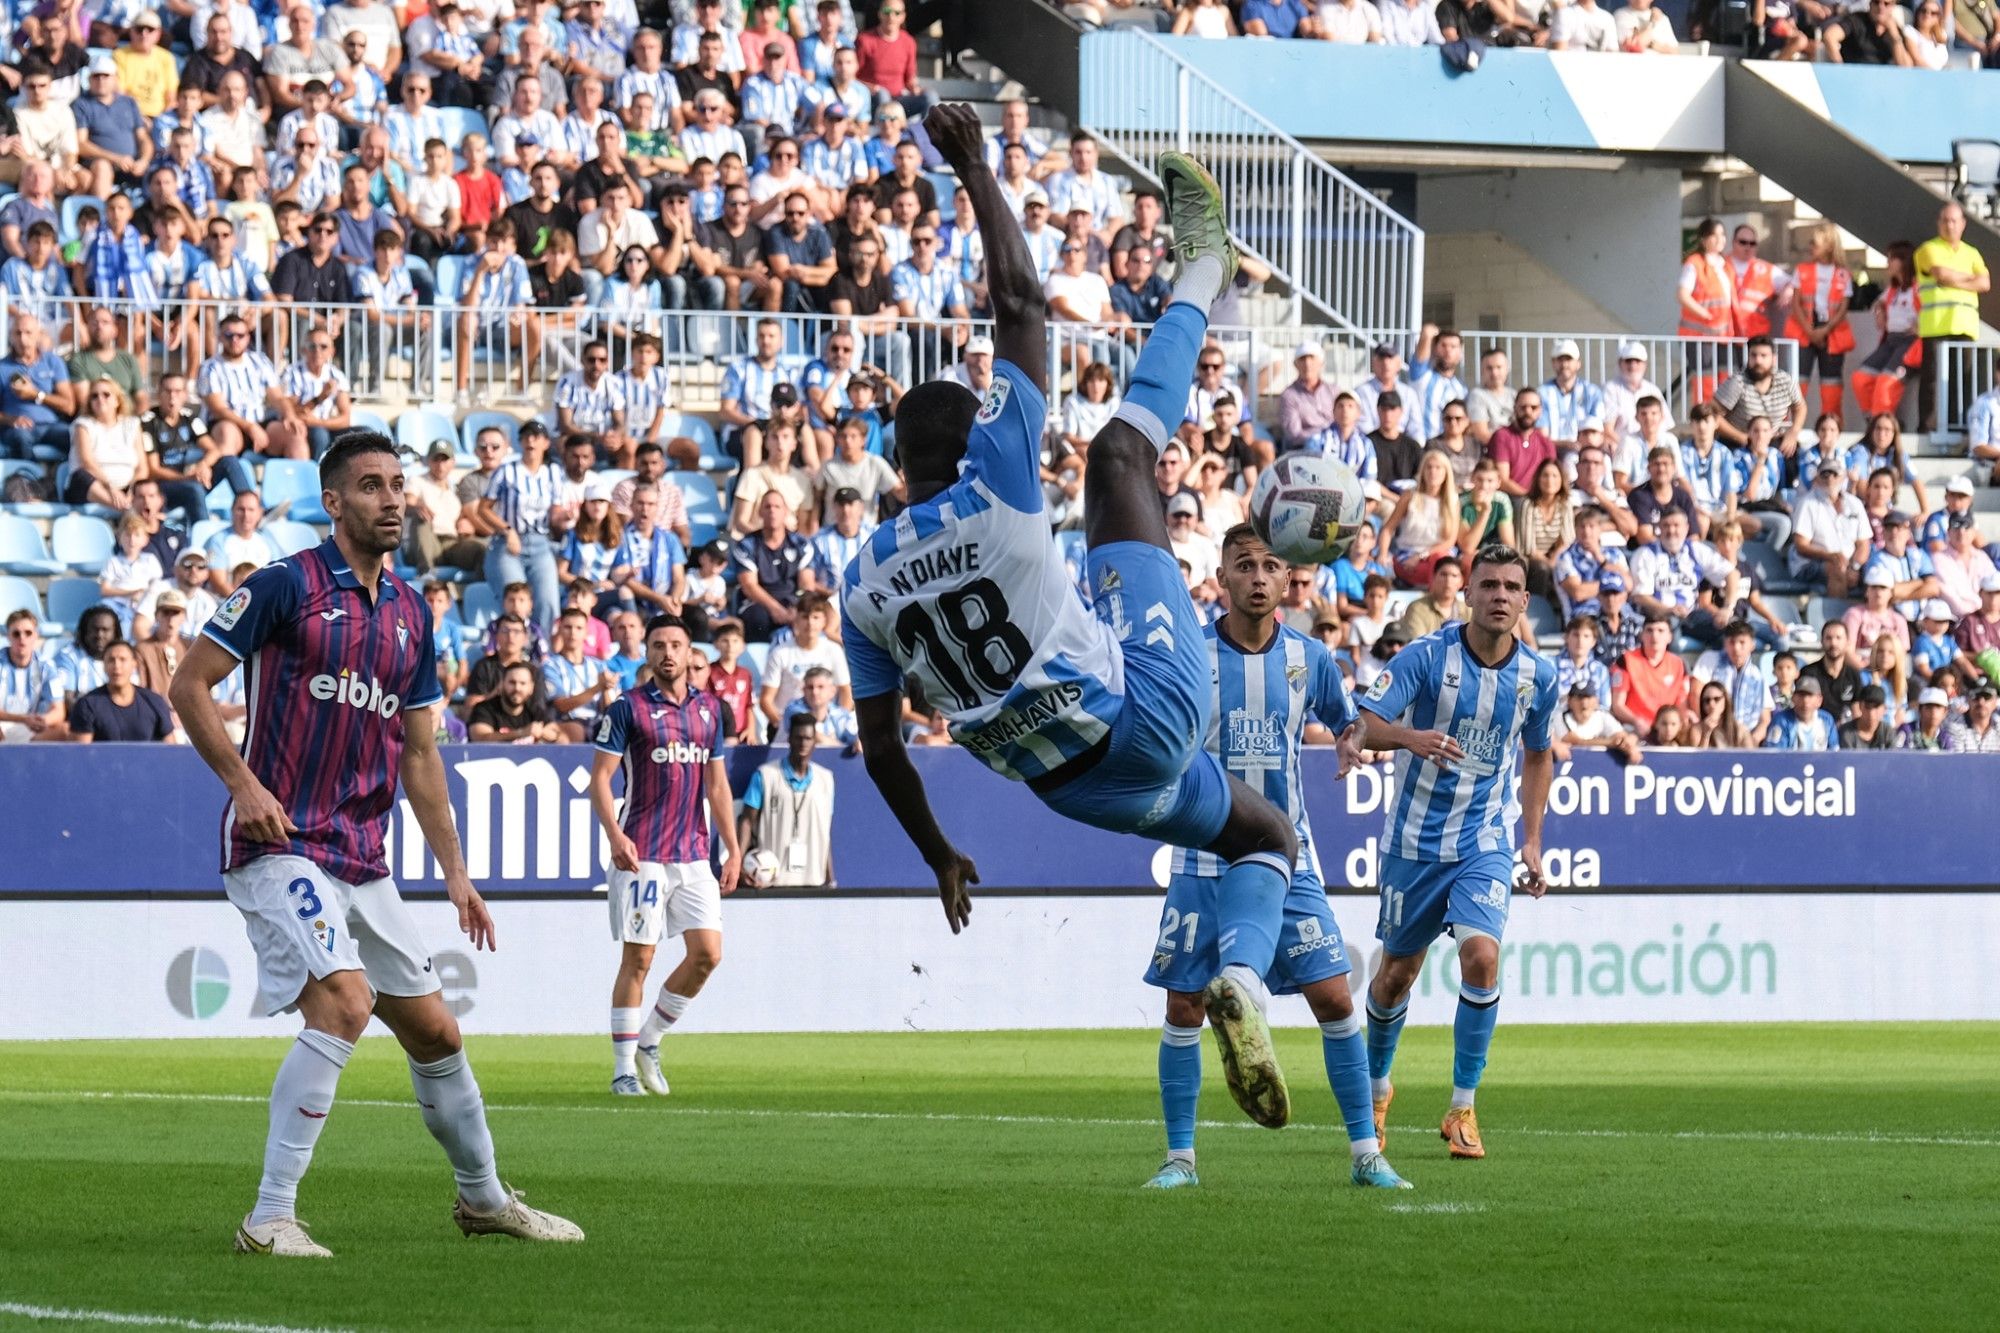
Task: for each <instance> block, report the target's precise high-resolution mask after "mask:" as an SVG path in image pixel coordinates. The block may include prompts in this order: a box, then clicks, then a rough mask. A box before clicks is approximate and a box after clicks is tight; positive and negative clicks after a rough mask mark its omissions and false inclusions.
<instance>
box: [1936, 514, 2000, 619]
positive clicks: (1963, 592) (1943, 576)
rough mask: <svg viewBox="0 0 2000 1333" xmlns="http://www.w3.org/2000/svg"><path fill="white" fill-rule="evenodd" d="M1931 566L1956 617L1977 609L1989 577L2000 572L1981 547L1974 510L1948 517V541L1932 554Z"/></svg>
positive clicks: (1946, 527) (1946, 529)
mask: <svg viewBox="0 0 2000 1333" xmlns="http://www.w3.org/2000/svg"><path fill="white" fill-rule="evenodd" d="M1931 566H1932V568H1933V569H1934V570H1935V571H1936V573H1937V582H1938V589H1937V591H1938V596H1939V597H1942V598H1943V599H1944V603H1945V605H1946V606H1949V607H1950V608H1951V613H1952V614H1953V615H1954V616H1969V615H1971V614H1972V613H1973V612H1974V611H1977V610H1978V609H1979V608H1980V605H1981V602H1982V599H1983V596H1984V594H1983V593H1982V592H1981V591H1980V590H1981V589H1982V588H1984V587H1985V586H1986V580H1988V579H1990V578H1992V577H1993V576H1994V575H1995V574H1996V573H2000V571H1996V570H1995V569H1994V566H1993V558H1992V557H1991V556H1989V555H1987V554H1986V551H1985V549H1984V548H1983V547H1982V546H1981V544H1980V540H1979V529H1978V528H1977V527H1976V526H1975V524H1974V521H1973V516H1972V515H1971V514H1970V513H1964V514H1953V515H1952V516H1951V517H1950V518H1948V519H1946V520H1945V543H1944V546H1943V547H1942V548H1940V549H1939V550H1938V551H1937V552H1936V554H1935V555H1933V556H1932V558H1931Z"/></svg>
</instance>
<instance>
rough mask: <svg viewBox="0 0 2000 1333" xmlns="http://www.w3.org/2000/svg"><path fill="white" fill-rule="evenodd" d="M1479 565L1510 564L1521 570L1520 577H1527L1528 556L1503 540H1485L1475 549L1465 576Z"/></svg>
mask: <svg viewBox="0 0 2000 1333" xmlns="http://www.w3.org/2000/svg"><path fill="white" fill-rule="evenodd" d="M1439 563H1440V564H1442V563H1443V562H1442V561H1440V562H1439ZM1481 565H1502V566H1505V565H1512V566H1514V567H1515V568H1516V569H1518V570H1520V571H1521V577H1522V578H1526V577H1528V557H1527V556H1525V555H1522V554H1521V553H1520V552H1519V551H1517V550H1515V549H1514V548H1513V547H1511V546H1509V545H1507V543H1505V542H1487V543H1486V544H1485V545H1484V546H1482V547H1480V548H1479V549H1478V550H1477V551H1475V552H1474V553H1473V556H1472V563H1471V564H1470V565H1469V566H1467V568H1466V574H1467V576H1468V577H1470V575H1471V573H1472V571H1473V570H1475V569H1478V568H1479V567H1480V566H1481Z"/></svg>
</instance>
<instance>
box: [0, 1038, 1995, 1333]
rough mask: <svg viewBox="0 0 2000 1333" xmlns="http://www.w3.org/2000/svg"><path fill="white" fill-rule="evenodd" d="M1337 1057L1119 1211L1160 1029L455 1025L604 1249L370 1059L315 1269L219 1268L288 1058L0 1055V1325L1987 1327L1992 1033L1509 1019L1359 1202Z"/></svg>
mask: <svg viewBox="0 0 2000 1333" xmlns="http://www.w3.org/2000/svg"><path fill="white" fill-rule="evenodd" d="M1317 1035H1318V1034H1317V1033H1313V1032H1309V1031H1306V1032H1293V1031H1287V1032H1284V1033H1282V1034H1281V1035H1280V1049H1281V1052H1282V1054H1283V1056H1284V1058H1285V1061H1286V1065H1287V1070H1288V1072H1289V1074H1290V1077H1291V1083H1292V1089H1293V1104H1294V1125H1293V1127H1292V1128H1290V1129H1287V1130H1284V1131H1282V1132H1278V1133H1272V1132H1269V1131H1265V1130H1259V1129H1255V1128H1252V1127H1250V1126H1248V1125H1247V1123H1246V1122H1244V1121H1243V1119H1242V1117H1241V1116H1240V1115H1239V1114H1238V1113H1237V1111H1236V1110H1235V1108H1234V1106H1233V1104H1232V1103H1231V1102H1230V1101H1229V1099H1228V1095H1227V1093H1226V1091H1225V1089H1224V1088H1223V1086H1222V1082H1221V1076H1220V1072H1219V1070H1220V1061H1219V1059H1218V1058H1217V1057H1216V1055H1215V1050H1214V1046H1213V1044H1212V1042H1211V1043H1209V1044H1208V1045H1207V1046H1206V1047H1205V1050H1204V1064H1205V1067H1206V1068H1205V1073H1206V1080H1205V1083H1204V1086H1203V1093H1202V1104H1201V1113H1202V1117H1203V1124H1202V1129H1201V1132H1200V1137H1199V1139H1198V1142H1197V1147H1198V1151H1199V1154H1200V1160H1199V1166H1200V1171H1201V1178H1202V1184H1201V1186H1200V1187H1199V1188H1197V1189H1190V1190H1180V1191H1174V1192H1171V1193H1160V1192H1155V1191H1141V1190H1140V1189H1139V1188H1138V1186H1139V1185H1140V1183H1141V1182H1142V1181H1144V1180H1145V1179H1146V1178H1147V1176H1148V1175H1149V1174H1151V1172H1152V1170H1153V1168H1154V1167H1155V1166H1156V1165H1157V1163H1158V1161H1159V1158H1160V1156H1161V1154H1162V1150H1161V1145H1162V1141H1163V1140H1162V1135H1161V1131H1160V1128H1159V1126H1158V1123H1157V1119H1158V1108H1157V1093H1156V1090H1155V1087H1154V1081H1153V1066H1154V1053H1155V1049H1156V1040H1157V1034H1156V1033H1148V1032H1138V1031H1133V1032H1068V1033H984V1034H972V1035H965V1034H919V1033H903V1034H893V1035H843V1036H757V1037H727V1036H700V1035H683V1036H676V1037H670V1038H669V1039H668V1040H667V1043H666V1045H665V1046H664V1047H663V1055H664V1057H665V1061H666V1064H667V1068H668V1074H669V1077H670V1078H671V1079H672V1081H673V1085H674V1095H673V1096H672V1097H671V1098H669V1099H665V1100H661V1099H648V1100H645V1101H632V1100H618V1101H614V1100H613V1099H611V1098H610V1097H608V1096H607V1095H606V1094H605V1086H606V1083H607V1079H608V1073H609V1068H608V1066H609V1052H608V1042H606V1041H602V1040H588V1039H582V1038H493V1037H488V1038H475V1039H474V1040H473V1041H472V1042H471V1044H470V1047H469V1049H470V1052H471V1055H472V1059H473V1065H474V1068H475V1070H476V1071H477V1073H478V1075H479V1077H480V1080H481V1082H482V1084H483V1085H484V1087H485V1091H486V1097H487V1102H488V1105H489V1107H490V1110H491V1119H492V1124H493V1129H494V1134H495V1137H496V1139H497V1141H498V1145H499V1155H500V1166H501V1172H502V1174H503V1176H504V1177H505V1178H506V1179H507V1180H508V1181H509V1182H510V1183H512V1184H514V1185H516V1186H518V1187H520V1188H522V1189H524V1190H525V1191H526V1192H527V1194H528V1196H529V1198H530V1200H531V1201H532V1202H534V1203H536V1204H538V1205H541V1206H544V1207H548V1208H550V1209H552V1210H554V1211H557V1212H560V1213H562V1214H564V1215H566V1216H568V1217H571V1218H573V1219H575V1220H576V1221H577V1222H578V1223H580V1224H581V1225H582V1226H583V1227H584V1229H585V1230H586V1231H587V1232H588V1233H589V1239H588V1241H587V1242H586V1243H585V1244H584V1245H581V1246H566V1247H556V1246H550V1247H540V1248H532V1247H527V1246H523V1245H520V1244H518V1243H515V1242H511V1241H507V1240H503V1239H500V1238H492V1237H488V1238H482V1239H479V1240H466V1239H464V1238H462V1237H461V1236H459V1234H458V1233H457V1231H456V1230H455V1229H454V1228H453V1227H452V1225H451V1223H450V1219H449V1215H448V1214H449V1206H450V1201H451V1193H452V1190H451V1177H450V1174H449V1170H448V1168H447V1167H446V1165H445V1163H444V1160H443V1157H442V1155H441V1154H440V1153H439V1151H438V1149H437V1148H436V1146H435V1145H434V1144H433V1143H432V1141H431V1140H430V1138H429V1136H428V1135H427V1134H426V1133H425V1132H424V1129H423V1125H422V1123H421V1121H420V1120H419V1119H418V1117H417V1115H416V1114H415V1110H414V1107H413V1106H412V1105H411V1102H410V1089H409V1083H408V1076H407V1072H406V1070H405V1067H404V1065H403V1062H402V1059H401V1058H400V1054H399V1052H398V1051H397V1050H396V1048H395V1047H394V1045H393V1044H392V1043H390V1042H389V1041H387V1040H386V1039H381V1040H377V1039H369V1040H366V1041H364V1042H363V1043H362V1045H361V1049H360V1050H359V1052H358V1053H357V1054H356V1057H355V1059H354V1061H353V1062H352V1063H351V1064H350V1065H349V1066H348V1069H347V1073H346V1076H345V1077H344V1079H343V1080H342V1083H341V1089H340V1092H341V1099H340V1101H338V1102H337V1103H336V1104H335V1107H334V1111H333V1116H332V1119H331V1120H330V1121H329V1122H328V1125H327V1128H326V1132H325V1134H324V1137H322V1139H321V1140H320V1147H319V1153H318V1156H317V1158H316V1160H315V1162H314V1165H313V1170H312V1173H311V1174H310V1175H309V1176H308V1177H307V1179H306V1183H305V1187H304V1189H303V1191H302V1193H301V1201H300V1212H301V1214H302V1215H303V1216H304V1217H305V1218H306V1220H307V1221H308V1223H309V1224H311V1225H312V1226H313V1234H314V1236H315V1238H317V1239H318V1240H320V1241H321V1242H322V1243H323V1244H326V1245H328V1246H329V1247H331V1248H332V1249H333V1250H334V1251H335V1253H336V1255H337V1256H338V1257H337V1258H336V1259H334V1260H333V1261H332V1262H330V1263H312V1262H307V1261H295V1262H289V1263H285V1262H276V1261H271V1260H267V1259H257V1258H250V1257H245V1256H238V1255H235V1254H232V1253H231V1252H230V1249H229V1241H230V1236H231V1234H232V1232H233V1229H234V1227H235V1225H236V1223H237V1221H238V1219H239V1218H240V1217H241V1215H242V1214H243V1212H244V1211H245V1210H246V1209H247V1208H248V1207H249V1204H250V1202H251V1200H252V1197H253V1194H254V1189H255V1184H256V1175H257V1169H258V1163H259V1161H260V1158H261V1152H262V1143H263V1136H264V1126H265V1100H264V1099H265V1096H266V1093H267V1091H268V1088H269V1082H270V1077H271V1074H272V1072H273V1070H274V1068H275V1066H276V1063H277V1060H278V1059H279V1057H280V1055H281V1054H282V1050H283V1046H282V1044H281V1043H273V1042H269V1041H184V1042H143V1043H142V1042H121V1043H49V1044H14V1045H0V1327H6V1328H13V1327H24V1328H25V1327H35V1328H48V1327H52V1326H57V1325H59V1324H63V1323H67V1322H72V1321H67V1320H61V1319H52V1318H50V1317H49V1312H50V1311H58V1310H69V1311H92V1312H107V1313H116V1314H127V1315H144V1316H152V1317H155V1318H159V1319H172V1320H187V1321H195V1322H196V1323H200V1324H210V1325H216V1326H221V1325H228V1324H232V1323H234V1324H237V1325H242V1326H247V1325H271V1326H283V1327H287V1328H295V1329H303V1328H314V1329H318V1328H342V1329H350V1328H351V1329H465V1330H497V1329H536V1330H543V1329H591V1330H604V1329H627V1328H630V1329H639V1328H655V1329H657V1328H674V1329H694V1328H718V1329H723V1328H726V1329H746V1328H806V1327H811V1328H814V1329H828V1328H868V1329H902V1328H909V1329H977V1328H1039V1329H1072V1328H1074V1329H1095V1328H1131V1329H1141V1330H1146V1331H1147V1333H1187V1331H1188V1330H1198V1329H1207V1328H1239V1329H1266V1328H1283V1329H1287V1330H1292V1329H1297V1330H1308V1329H1331V1328H1383V1329H1426V1328H1438V1329H1453V1330H1468V1331H1470V1333H1486V1331H1487V1330H1499V1329H1536V1330H1541V1329H1556V1328H1563V1329H1571V1328H1574V1329H1614V1328H1615V1329H1623V1328H1634V1329H1648V1330H1656V1329H1680V1328H1685V1329H1718V1328H1744V1329H1753V1328H1754V1329H1760V1330H1763V1329H1814V1330H1819V1329H1832V1328H1866V1329H1884V1328H1901V1329H1909V1330H1932V1329H1947V1328H1982V1329H1990V1328H1992V1327H1994V1326H1995V1321H1996V1319H2000V1316H1997V1315H1996V1314H1995V1309H1996V1305H1997V1304H2000V1266H1996V1264H1995V1260H1994V1249H1993V1245H1994V1239H1995V1237H1996V1236H2000V1122H1996V1119H1995V1116H1994V1107H1995V1105H1996V1102H2000V1098H1996V1093H2000V1058H1996V1057H2000V1027H1996V1026H1993V1025H1971V1024H1965V1025H1879V1026H1866V1027H1863V1026H1810V1027H1808V1026H1743V1027H1718V1026H1706V1027H1643V1028H1641V1027H1568V1028H1553V1027H1540V1028H1536V1027H1517V1028H1511V1029H1510V1028H1508V1027H1507V1026H1506V1023H1505V1019H1504V1016H1503V1019H1502V1025H1501V1029H1500V1034H1499V1037H1498V1039H1497V1041H1496V1044H1495V1048H1494V1055H1493V1061H1492V1065H1491V1067H1490V1070H1489V1072H1488V1076H1487V1080H1486V1084H1485V1087H1484V1088H1483V1089H1482V1091H1481V1095H1480V1120H1481V1125H1482V1128H1483V1130H1484V1133H1485V1138H1486V1145H1487V1151H1488V1154H1489V1156H1488V1157H1487V1159H1486V1160H1485V1161H1483V1162H1452V1161H1449V1160H1447V1158H1446V1156H1445V1148H1444V1144H1443V1143H1442V1142H1440V1140H1439V1138H1438V1135H1437V1121H1438V1118H1439V1116H1440V1115H1441V1114H1442V1112H1443V1110H1444V1106H1445V1102H1446V1096H1447V1083H1448V1076H1449V1066H1450V1033H1449V1031H1448V1030H1444V1029H1412V1030H1410V1031H1409V1032H1408V1033H1407V1034H1406V1035H1405V1038H1404V1042H1403V1049H1402V1053H1401V1055H1400V1057H1399V1060H1398V1065H1397V1074H1398V1078H1397V1084H1398V1090H1397V1100H1396V1104H1395V1108H1394V1112H1393V1114H1392V1123H1391V1128H1390V1138H1389V1144H1388V1148H1389V1157H1390V1160H1391V1161H1392V1162H1394V1163H1395V1165H1396V1166H1397V1168H1398V1169H1399V1170H1401V1171H1402V1173H1403V1174H1404V1175H1405V1176H1407V1177H1408V1178H1409V1179H1410V1180H1412V1181H1413V1182H1414V1183H1415V1184H1416V1186H1417V1188H1416V1190H1415V1191H1414V1192H1402V1193H1396V1194H1393V1195H1392V1194H1386V1193H1377V1192H1365V1191H1362V1190H1358V1189H1356V1188H1354V1187H1353V1186H1351V1185H1349V1184H1348V1183H1347V1171H1346V1167H1347V1153H1346V1145H1345V1139H1344V1137H1343V1136H1342V1135H1341V1134H1340V1132H1339V1130H1338V1127H1337V1122H1338V1117H1337V1115H1336V1114H1335V1109H1334V1106H1333V1099H1332V1095H1331V1094H1330V1093H1329V1092H1328V1091H1327V1088H1326V1084H1325V1080H1324V1078H1323V1076H1322V1073H1321V1069H1320V1060H1319V1047H1318V1040H1317ZM78 1326H103V1325H102V1324H91V1325H84V1324H78ZM138 1326H143V1325H138ZM161 1326H168V1325H161ZM180 1326H181V1327H189V1326H190V1325H187V1324H183V1325H180Z"/></svg>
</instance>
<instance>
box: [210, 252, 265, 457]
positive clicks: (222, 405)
mask: <svg viewBox="0 0 2000 1333" xmlns="http://www.w3.org/2000/svg"><path fill="white" fill-rule="evenodd" d="M214 225H217V226H222V225H226V224H224V223H220V222H218V223H216V224H214ZM236 262H238V263H240V262H242V261H240V260H238V261H236ZM260 280H261V279H260ZM277 387H278V368H277V367H276V366H275V365H273V364H271V358H269V357H267V356H265V355H264V354H263V353H262V352H259V351H256V350H254V349H252V348H251V346H250V325H249V324H248V323H247V322H246V321H245V320H244V319H243V317H242V316H241V315H231V316H229V317H228V318H227V319H224V320H223V321H222V350H221V351H220V352H218V353H217V354H216V355H214V356H211V357H210V358H208V360H206V361H204V362H202V363H201V370H200V372H199V373H198V374H197V375H196V376H195V393H196V394H197V395H198V396H199V397H200V399H201V401H202V406H203V408H204V409H205V411H204V412H203V415H204V416H205V417H207V419H208V428H209V432H210V433H211V434H212V435H214V437H215V442H216V444H217V445H218V446H219V447H220V448H221V450H222V452H223V453H225V454H242V453H258V454H265V455H267V456H268V455H269V454H270V448H271V439H270V435H269V433H268V432H267V431H266V430H265V428H264V421H265V419H266V418H267V416H269V415H270V412H271V409H272V406H273V394H274V391H275V390H276V389H277Z"/></svg>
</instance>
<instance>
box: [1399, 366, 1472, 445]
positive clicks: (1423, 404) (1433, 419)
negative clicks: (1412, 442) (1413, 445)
mask: <svg viewBox="0 0 2000 1333" xmlns="http://www.w3.org/2000/svg"><path fill="white" fill-rule="evenodd" d="M1410 385H1411V387H1412V388H1414V389H1415V390H1416V391H1417V401H1416V403H1415V404H1414V408H1413V410H1412V412H1411V413H1410V415H1409V416H1408V417H1406V418H1405V420H1407V421H1410V422H1412V423H1414V424H1413V427H1412V429H1411V431H1410V433H1411V434H1412V435H1416V436H1418V437H1420V438H1422V439H1426V440H1434V439H1436V438H1437V437H1438V436H1440V435H1442V434H1444V408H1445V404H1446V403H1462V402H1464V401H1465V381H1464V380H1462V379H1460V378H1459V377H1458V376H1457V375H1456V374H1451V375H1447V374H1445V373H1444V372H1443V371H1441V370H1439V369H1437V368H1436V367H1435V366H1418V367H1417V369H1416V371H1415V372H1414V373H1413V374H1412V375H1411V376H1410Z"/></svg>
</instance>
